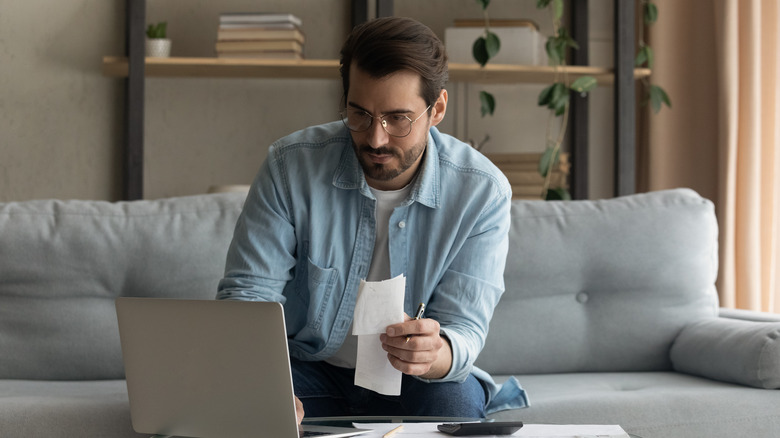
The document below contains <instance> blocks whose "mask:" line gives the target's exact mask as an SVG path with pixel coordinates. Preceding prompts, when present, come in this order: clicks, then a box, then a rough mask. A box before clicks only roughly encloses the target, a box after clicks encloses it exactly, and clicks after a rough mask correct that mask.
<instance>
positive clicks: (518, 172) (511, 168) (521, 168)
mask: <svg viewBox="0 0 780 438" xmlns="http://www.w3.org/2000/svg"><path fill="white" fill-rule="evenodd" d="M487 157H488V158H489V159H490V161H492V162H493V164H495V165H496V167H498V168H499V170H501V171H502V172H503V173H504V175H506V178H507V179H508V180H509V184H510V185H511V186H512V197H513V198H514V199H540V198H541V196H542V187H543V186H544V178H542V175H541V174H540V173H539V160H540V159H541V158H542V154H534V153H520V154H487ZM570 169H571V163H570V162H569V154H567V153H561V154H560V155H559V156H558V162H557V163H556V165H555V166H553V171H552V176H551V178H550V188H555V187H563V188H566V189H568V188H569V185H568V181H567V180H568V176H569V171H570Z"/></svg>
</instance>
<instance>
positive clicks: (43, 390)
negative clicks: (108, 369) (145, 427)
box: [0, 380, 149, 438]
mask: <svg viewBox="0 0 780 438" xmlns="http://www.w3.org/2000/svg"><path fill="white" fill-rule="evenodd" d="M0 413H1V414H0V430H1V431H2V435H3V436H4V437H113V438H142V437H145V438H148V437H149V434H144V435H142V434H138V433H135V432H133V427H132V425H131V421H130V405H129V402H128V399H127V386H126V385H125V381H124V380H103V381H84V382H57V381H29V380H0Z"/></svg>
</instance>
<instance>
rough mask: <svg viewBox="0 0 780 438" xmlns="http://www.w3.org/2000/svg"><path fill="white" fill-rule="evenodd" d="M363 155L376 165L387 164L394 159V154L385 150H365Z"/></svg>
mask: <svg viewBox="0 0 780 438" xmlns="http://www.w3.org/2000/svg"><path fill="white" fill-rule="evenodd" d="M363 153H364V154H365V155H366V156H367V157H368V158H369V159H370V160H371V161H373V162H374V163H377V164H383V163H387V162H388V161H390V160H391V159H392V158H393V154H392V153H390V152H387V151H384V150H379V149H370V148H364V149H363Z"/></svg>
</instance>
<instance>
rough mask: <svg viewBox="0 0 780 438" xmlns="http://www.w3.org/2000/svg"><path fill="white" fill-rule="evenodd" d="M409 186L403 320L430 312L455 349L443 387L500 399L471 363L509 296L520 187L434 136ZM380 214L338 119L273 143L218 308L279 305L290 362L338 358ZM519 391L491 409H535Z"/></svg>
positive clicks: (395, 265) (404, 207)
mask: <svg viewBox="0 0 780 438" xmlns="http://www.w3.org/2000/svg"><path fill="white" fill-rule="evenodd" d="M412 184H413V186H412V189H411V192H410V196H409V198H408V199H407V200H406V201H404V202H403V203H402V204H401V205H400V206H399V207H397V208H396V209H395V210H394V211H393V213H392V215H391V217H390V225H389V252H390V271H391V278H392V277H395V276H397V275H400V274H404V275H405V276H406V291H405V297H404V311H405V312H406V313H407V314H410V315H411V314H413V313H414V311H415V308H416V306H417V304H418V303H420V302H424V303H426V314H425V316H426V318H432V319H435V320H437V321H438V322H439V324H440V326H441V333H442V334H443V335H445V336H446V337H447V338H448V339H449V341H450V343H451V345H452V367H451V369H450V371H449V373H448V374H447V375H446V376H444V377H443V378H442V379H438V380H439V381H463V380H465V379H466V377H467V376H468V375H469V373H472V372H474V373H475V375H476V376H477V377H478V378H480V379H481V380H483V381H486V382H487V383H488V387H489V392H490V398H491V399H493V398H495V396H497V395H498V389H499V388H498V386H497V385H495V384H494V383H492V380H491V379H490V376H489V375H487V373H484V372H481V371H480V370H477V369H475V368H474V367H473V363H474V360H475V359H476V358H477V355H478V354H479V352H480V351H481V349H482V347H483V345H484V341H485V337H486V335H487V331H488V324H489V322H490V318H491V317H492V315H493V309H494V307H495V306H496V304H497V303H498V300H499V298H500V297H501V294H502V293H503V291H504V279H503V273H504V265H505V261H506V255H507V246H508V231H509V222H510V218H509V210H510V202H511V187H510V186H509V183H508V182H507V180H506V178H505V177H504V175H503V174H502V173H501V172H500V171H499V170H498V169H497V168H495V166H493V165H492V164H491V163H490V162H489V160H487V159H486V158H485V157H484V156H482V155H481V154H480V153H479V152H477V151H475V150H474V149H473V148H471V147H470V146H468V145H466V144H465V143H463V142H461V141H459V140H456V139H455V138H453V137H450V136H448V135H446V134H442V133H440V132H439V131H438V130H437V129H436V128H431V130H430V132H429V135H428V146H427V148H426V151H425V156H424V157H423V162H422V164H421V166H420V170H419V173H418V175H417V177H416V178H415V180H414V181H413V182H412ZM375 208H376V199H375V198H374V196H373V194H372V193H371V190H370V189H369V186H368V184H367V183H366V179H365V176H364V174H363V170H362V168H361V166H360V164H359V162H358V160H357V157H356V156H355V153H354V151H353V149H352V138H351V136H350V133H349V131H348V130H347V129H346V128H345V127H344V125H343V124H342V123H341V122H340V121H337V122H332V123H328V124H325V125H319V126H313V127H310V128H307V129H304V130H301V131H298V132H295V133H293V134H291V135H289V136H287V137H285V138H282V139H280V140H278V141H276V142H275V143H274V144H273V145H271V147H270V149H269V151H268V158H267V159H266V160H265V162H264V163H263V165H262V167H261V169H260V171H259V172H258V174H257V177H256V179H255V180H254V182H253V183H252V186H251V188H250V191H249V194H248V196H247V199H246V203H245V206H244V209H243V212H242V214H241V216H240V217H239V219H238V223H237V225H236V229H235V234H234V237H233V241H232V243H231V245H230V249H229V251H228V255H227V263H226V267H225V276H224V278H223V279H222V280H221V281H220V283H219V291H218V294H217V298H218V299H239V300H259V301H278V302H280V303H282V304H283V305H284V313H285V321H286V324H287V336H288V343H289V348H290V355H291V356H292V357H295V358H297V359H301V360H324V359H326V358H328V357H330V356H331V355H332V354H333V353H335V352H336V351H337V350H338V349H339V347H340V346H341V344H342V342H343V341H344V338H345V336H346V335H347V332H348V329H349V327H350V323H351V321H352V314H353V311H354V307H355V300H356V297H357V291H358V285H359V284H360V280H361V279H365V278H366V275H367V274H368V268H369V265H370V263H371V257H372V252H373V247H374V240H375V216H374V214H375ZM515 384H516V382H514V383H511V384H510V386H517V388H514V389H513V390H512V391H510V392H511V394H509V395H511V398H516V399H517V400H516V402H512V400H508V401H507V400H503V401H501V400H494V401H496V402H500V403H502V404H503V405H506V406H508V407H515V406H522V405H525V404H527V400H526V399H525V394H524V392H522V389H520V392H521V393H520V394H518V392H517V390H518V388H519V385H515ZM504 386H506V385H504ZM509 389H510V388H505V390H509ZM504 393H506V391H504ZM518 395H520V396H521V397H518ZM507 403H508V404H507ZM488 408H490V404H489V405H488ZM489 410H490V409H489Z"/></svg>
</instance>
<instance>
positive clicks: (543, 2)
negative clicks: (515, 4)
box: [536, 0, 551, 9]
mask: <svg viewBox="0 0 780 438" xmlns="http://www.w3.org/2000/svg"><path fill="white" fill-rule="evenodd" d="M550 1H551V0H536V8H537V9H544V8H546V7H547V6H549V5H550Z"/></svg>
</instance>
